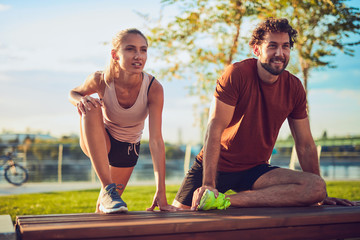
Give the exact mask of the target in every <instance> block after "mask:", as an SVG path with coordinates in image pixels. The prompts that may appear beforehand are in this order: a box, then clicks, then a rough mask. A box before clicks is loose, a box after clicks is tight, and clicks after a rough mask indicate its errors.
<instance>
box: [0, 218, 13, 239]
mask: <svg viewBox="0 0 360 240" xmlns="http://www.w3.org/2000/svg"><path fill="white" fill-rule="evenodd" d="M0 239H2V240H16V235H15V230H14V226H13V223H12V221H11V217H10V215H0Z"/></svg>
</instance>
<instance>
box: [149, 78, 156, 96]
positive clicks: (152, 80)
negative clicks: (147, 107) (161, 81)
mask: <svg viewBox="0 0 360 240" xmlns="http://www.w3.org/2000/svg"><path fill="white" fill-rule="evenodd" d="M154 80H155V77H154V76H153V77H152V79H151V81H150V83H149V87H148V90H147V95H149V91H150V87H151V84H152V83H153V82H154Z"/></svg>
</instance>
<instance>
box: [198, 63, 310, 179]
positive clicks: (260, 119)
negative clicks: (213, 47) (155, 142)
mask: <svg viewBox="0 0 360 240" xmlns="http://www.w3.org/2000/svg"><path fill="white" fill-rule="evenodd" d="M256 64H257V59H247V60H244V61H241V62H237V63H234V64H232V65H230V66H229V67H228V68H227V69H226V71H225V73H224V74H223V75H222V76H221V77H220V78H219V79H218V81H217V85H216V89H215V94H214V96H215V97H216V98H217V99H219V100H220V101H222V102H223V103H226V104H228V105H231V106H235V111H234V115H233V118H232V120H231V122H230V124H229V125H228V126H227V127H226V129H225V130H224V132H223V134H222V136H221V150H220V159H219V163H218V171H223V172H236V171H243V170H246V169H249V168H252V167H254V166H257V165H259V164H263V163H268V160H269V158H270V156H271V153H272V150H273V148H274V145H275V142H276V139H277V136H278V133H279V130H280V127H281V125H282V124H283V122H284V121H285V119H286V118H287V117H291V118H293V119H304V118H306V117H307V112H306V94H305V90H304V88H303V86H302V84H301V81H300V80H299V79H298V78H297V77H295V76H294V75H292V74H290V73H289V72H288V71H283V72H282V73H281V74H280V75H279V78H278V80H277V81H276V82H275V83H273V84H268V83H264V82H263V81H262V80H261V79H260V78H259V76H258V73H257V65H256ZM197 158H198V159H199V160H200V161H202V159H203V149H202V150H201V152H200V153H199V154H198V156H197Z"/></svg>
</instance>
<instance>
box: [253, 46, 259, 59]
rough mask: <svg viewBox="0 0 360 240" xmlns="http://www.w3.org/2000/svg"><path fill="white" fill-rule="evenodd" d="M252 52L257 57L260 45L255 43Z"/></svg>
mask: <svg viewBox="0 0 360 240" xmlns="http://www.w3.org/2000/svg"><path fill="white" fill-rule="evenodd" d="M253 53H254V55H255V56H257V57H258V56H259V55H260V47H259V46H258V45H256V44H255V45H254V46H253Z"/></svg>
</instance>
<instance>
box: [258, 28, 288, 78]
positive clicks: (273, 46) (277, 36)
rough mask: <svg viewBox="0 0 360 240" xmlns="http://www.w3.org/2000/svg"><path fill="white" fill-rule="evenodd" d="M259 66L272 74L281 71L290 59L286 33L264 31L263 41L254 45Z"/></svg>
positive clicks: (277, 73)
mask: <svg viewBox="0 0 360 240" xmlns="http://www.w3.org/2000/svg"><path fill="white" fill-rule="evenodd" d="M253 50H254V54H255V55H256V56H257V57H258V59H259V60H260V63H261V66H262V67H263V68H264V69H265V70H266V71H268V72H269V73H271V74H272V75H279V74H280V73H282V72H283V71H284V70H285V68H286V66H287V65H288V63H289V59H290V39H289V35H288V34H287V33H283V32H279V33H276V32H275V33H266V34H265V38H264V40H263V42H262V43H261V44H260V45H255V46H254V49H253Z"/></svg>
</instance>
